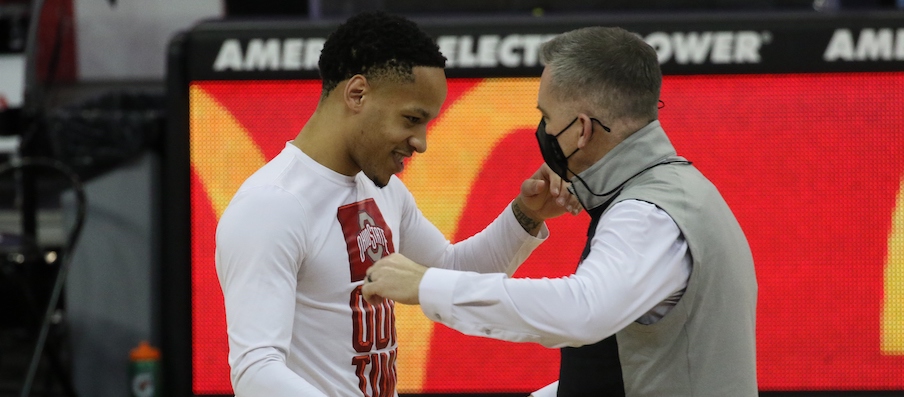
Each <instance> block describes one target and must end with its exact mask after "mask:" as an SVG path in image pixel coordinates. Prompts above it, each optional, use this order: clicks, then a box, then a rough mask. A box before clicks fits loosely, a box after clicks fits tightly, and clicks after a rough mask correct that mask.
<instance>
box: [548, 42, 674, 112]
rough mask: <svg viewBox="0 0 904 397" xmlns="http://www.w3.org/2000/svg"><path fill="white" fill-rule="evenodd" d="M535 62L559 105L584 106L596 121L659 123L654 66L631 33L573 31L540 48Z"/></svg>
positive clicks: (658, 81)
mask: <svg viewBox="0 0 904 397" xmlns="http://www.w3.org/2000/svg"><path fill="white" fill-rule="evenodd" d="M540 59H541V61H542V62H543V63H544V64H545V65H546V67H547V69H549V70H548V72H549V73H551V77H552V81H551V82H552V86H551V87H552V92H553V93H555V95H557V96H558V97H559V98H560V99H562V100H565V101H581V100H583V101H587V102H588V103H589V104H590V105H591V106H593V107H596V108H597V109H596V110H597V111H599V112H601V113H602V114H600V115H599V116H603V117H609V118H612V119H622V118H626V119H634V120H642V121H646V122H650V121H653V120H656V118H657V117H658V104H659V90H660V88H661V87H662V72H661V71H660V69H659V61H658V59H657V57H656V51H655V50H654V49H653V48H652V47H650V45H649V44H647V43H646V42H644V41H643V39H641V38H640V36H638V35H636V34H634V33H631V32H628V31H627V30H624V29H621V28H614V27H588V28H581V29H576V30H572V31H569V32H566V33H562V34H560V35H558V36H556V37H554V38H553V39H552V40H550V41H548V42H546V43H544V44H543V45H542V47H541V48H540ZM604 123H605V121H604Z"/></svg>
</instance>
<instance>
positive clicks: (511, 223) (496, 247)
mask: <svg viewBox="0 0 904 397" xmlns="http://www.w3.org/2000/svg"><path fill="white" fill-rule="evenodd" d="M405 192H406V193H407V194H406V195H405V196H403V197H400V199H401V200H403V215H402V234H401V244H400V246H401V248H400V250H399V252H400V253H401V254H402V255H405V256H406V257H407V258H408V259H411V260H413V261H414V262H416V263H419V264H422V265H424V266H428V267H438V268H443V269H451V270H463V271H472V272H477V273H506V274H509V275H511V274H512V273H514V272H515V270H516V269H517V268H518V266H520V265H521V264H522V263H523V262H524V260H525V259H527V257H528V256H529V255H530V254H531V252H533V250H534V249H535V248H537V247H538V246H539V245H540V244H541V243H542V242H543V241H545V239H546V238H547V236H548V235H549V229H547V227H546V225H545V224H544V225H543V227H542V229H541V230H540V233H539V234H538V235H537V237H534V236H532V235H530V234H529V233H527V232H525V231H524V228H522V227H521V225H520V224H519V223H518V220H517V219H515V215H514V213H513V212H512V209H511V204H509V205H507V206H506V207H505V208H504V209H503V210H502V212H501V213H500V214H499V216H497V217H496V219H495V220H493V222H491V223H490V224H489V225H487V227H486V228H484V229H483V230H482V231H480V232H479V233H477V234H475V235H473V236H471V237H470V238H468V239H466V240H463V241H460V242H458V243H455V244H452V243H450V242H449V240H448V239H447V238H446V236H444V235H443V232H442V231H440V230H439V229H438V228H437V227H436V226H434V224H433V223H431V222H430V221H429V220H427V218H426V217H424V214H423V213H422V212H421V210H420V209H419V208H418V207H417V205H416V204H415V202H414V197H413V196H412V195H411V193H410V192H408V190H407V189H406V190H405Z"/></svg>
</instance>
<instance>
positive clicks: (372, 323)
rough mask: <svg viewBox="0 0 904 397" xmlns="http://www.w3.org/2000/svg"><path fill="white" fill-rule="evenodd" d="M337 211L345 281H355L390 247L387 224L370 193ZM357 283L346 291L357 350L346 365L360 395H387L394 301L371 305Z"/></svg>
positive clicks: (391, 378)
mask: <svg viewBox="0 0 904 397" xmlns="http://www.w3.org/2000/svg"><path fill="white" fill-rule="evenodd" d="M337 217H338V219H339V223H340V225H341V226H342V232H343V234H344V235H345V243H346V248H347V249H348V264H349V276H350V282H352V283H356V282H359V281H361V280H364V277H365V276H366V274H367V269H368V268H369V267H371V266H373V264H374V262H376V261H378V260H380V258H382V257H384V256H386V255H389V254H391V253H393V252H394V251H395V248H394V247H393V243H392V230H391V229H390V228H389V225H388V224H387V223H386V221H385V220H384V219H383V214H382V213H381V212H380V208H379V207H377V204H376V202H375V201H374V200H373V199H366V200H362V201H359V202H357V203H352V204H348V205H344V206H342V207H339V211H338V215H337ZM361 287H362V285H360V284H359V285H356V286H355V288H354V289H352V292H351V295H350V296H349V305H350V307H351V309H352V318H351V320H352V341H351V342H352V348H354V349H355V351H356V352H358V353H359V354H358V355H355V356H354V357H352V360H351V365H352V366H354V368H355V376H356V377H357V378H358V388H359V389H360V391H361V395H362V396H365V397H392V396H394V395H395V392H396V390H395V389H396V381H397V377H396V367H395V360H396V351H397V348H396V328H395V302H393V301H391V300H388V299H384V300H383V301H382V302H380V303H379V304H377V305H372V304H370V303H369V302H367V301H366V300H364V295H363V294H362V293H361ZM386 349H389V350H386ZM381 350H386V351H381Z"/></svg>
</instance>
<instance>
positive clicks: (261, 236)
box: [216, 187, 325, 397]
mask: <svg viewBox="0 0 904 397" xmlns="http://www.w3.org/2000/svg"><path fill="white" fill-rule="evenodd" d="M304 219H305V214H304V212H303V210H302V208H301V206H300V205H299V203H298V202H297V200H295V198H294V197H293V196H291V195H290V194H288V193H286V192H285V191H282V190H281V189H278V188H275V187H262V188H254V189H251V190H249V191H244V192H240V193H239V194H238V195H237V196H236V198H235V199H233V201H232V203H230V205H229V207H228V208H227V209H226V211H225V213H224V214H223V216H222V217H221V219H220V222H219V224H218V226H217V236H216V238H217V250H216V267H217V276H218V278H219V280H220V286H221V287H222V289H223V298H224V301H225V305H226V324H227V334H228V339H229V364H230V367H231V379H232V385H233V388H234V391H235V393H236V396H237V397H243V396H248V397H252V396H276V397H282V396H286V397H289V396H324V395H325V394H323V393H322V391H320V390H318V389H317V388H315V387H314V386H313V385H311V384H310V383H309V382H307V381H305V380H304V379H303V378H301V377H300V376H298V375H297V374H295V373H294V372H292V371H291V370H290V369H289V368H288V367H287V366H286V356H287V352H288V351H289V344H290V343H291V340H292V324H293V320H294V318H295V290H296V283H297V274H298V266H299V263H300V262H301V260H300V258H302V257H303V254H304V250H305V247H304V243H303V242H304V238H303V233H304V230H303V229H302V228H299V227H294V226H293V225H297V224H299V223H302V222H303V221H304ZM290 220H291V221H290ZM296 222H297V223H296Z"/></svg>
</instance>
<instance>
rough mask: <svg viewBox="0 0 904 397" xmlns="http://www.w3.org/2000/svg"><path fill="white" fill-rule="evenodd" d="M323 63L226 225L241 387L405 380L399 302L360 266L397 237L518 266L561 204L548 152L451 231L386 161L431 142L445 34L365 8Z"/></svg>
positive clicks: (223, 249) (275, 394)
mask: <svg viewBox="0 0 904 397" xmlns="http://www.w3.org/2000/svg"><path fill="white" fill-rule="evenodd" d="M319 66H320V73H321V76H322V78H323V92H322V95H321V98H320V102H319V103H318V106H317V109H316V110H315V112H314V113H313V115H312V116H311V117H310V119H309V120H308V121H307V123H306V124H305V126H304V127H303V128H302V130H301V131H300V132H299V134H298V136H297V137H295V139H294V140H293V141H291V142H289V143H287V144H286V147H285V149H284V150H283V151H282V152H281V153H280V154H279V155H277V156H276V157H275V158H274V159H272V160H271V161H269V162H268V163H267V164H266V165H265V166H263V167H262V168H261V169H260V170H258V171H257V172H256V173H254V174H253V175H252V176H251V177H249V178H248V179H247V180H246V181H245V183H244V184H243V185H242V186H241V187H240V188H239V190H238V192H237V193H236V194H235V197H234V198H233V199H232V201H231V202H230V204H229V206H228V207H227V209H226V210H225V212H224V213H223V216H222V217H221V219H220V223H219V225H218V227H217V236H216V241H217V252H216V266H217V275H218V277H219V280H220V285H221V287H222V290H223V296H224V298H225V305H226V322H227V333H228V339H229V364H230V366H231V378H232V384H233V388H234V391H235V393H236V395H237V396H238V397H255V396H268V397H281V396H287V397H288V396H292V397H298V396H373V397H376V396H381V397H383V396H396V395H397V391H396V379H397V373H396V368H395V360H396V352H397V346H398V345H397V341H396V330H395V314H394V302H392V301H390V300H376V301H374V303H373V304H371V303H369V302H367V301H365V299H364V298H363V295H362V293H361V288H362V285H363V282H364V278H365V276H366V271H367V269H368V268H369V267H370V266H371V265H373V263H374V262H376V261H377V260H379V259H380V258H382V257H384V256H386V255H388V254H391V253H394V252H402V253H404V254H405V255H406V256H408V257H410V258H413V259H415V260H417V261H418V262H420V263H424V264H426V265H429V266H437V267H442V268H447V269H458V270H470V271H477V272H508V273H509V274H510V273H511V272H513V271H514V270H515V268H516V267H517V266H518V265H519V264H520V263H521V262H522V261H523V260H524V259H525V258H526V257H527V255H529V254H530V252H531V251H532V250H533V249H534V248H535V247H536V246H537V245H538V244H539V243H540V242H541V241H542V239H543V238H544V236H545V233H546V232H545V229H544V227H543V220H545V219H547V218H550V217H553V216H558V215H560V214H562V213H564V212H565V207H563V206H560V205H559V204H557V203H556V201H557V199H558V198H559V197H558V196H559V195H560V193H562V192H564V189H563V186H564V185H562V183H561V179H559V178H558V176H556V175H555V174H552V173H551V172H550V171H549V169H548V168H545V167H542V168H541V169H540V170H539V171H538V172H537V173H536V174H535V175H534V176H533V177H532V178H531V179H529V180H527V181H525V182H524V183H523V184H522V189H521V194H520V195H519V196H518V197H516V198H515V199H514V200H513V202H512V204H511V205H510V206H509V207H508V208H506V209H505V210H504V211H503V212H502V213H501V214H500V215H499V217H498V218H497V219H496V220H495V221H494V222H492V223H491V224H490V225H488V226H487V228H486V229H485V230H484V231H483V232H481V233H479V234H478V235H476V236H475V237H472V238H470V239H468V240H465V241H463V242H460V243H456V244H451V243H450V242H449V241H447V240H446V239H445V237H444V236H443V234H442V233H441V232H440V231H439V230H438V229H437V228H436V227H435V226H433V225H432V224H431V223H430V222H429V221H428V220H427V219H425V218H424V216H423V215H422V214H421V212H420V211H419V210H418V209H417V207H416V205H415V202H414V198H413V196H412V195H411V193H410V192H409V191H408V190H407V189H406V188H405V186H404V185H403V184H402V182H401V181H399V179H398V178H396V177H394V176H393V175H394V174H396V173H398V172H400V171H402V169H403V167H404V161H405V159H406V158H407V157H410V156H411V155H413V154H414V153H415V152H417V153H423V152H424V151H426V150H427V123H428V122H429V121H430V120H432V119H434V118H435V117H437V115H438V114H439V111H440V108H441V107H442V104H443V101H444V100H445V97H446V79H445V73H444V71H443V68H444V66H445V58H444V57H443V56H442V54H440V52H439V49H438V47H437V46H436V44H435V43H434V42H433V40H432V39H431V38H430V37H429V36H427V35H426V34H424V33H423V32H422V31H421V30H420V29H419V28H418V27H417V26H416V25H415V24H414V23H412V22H410V21H408V20H406V19H403V18H400V17H396V16H390V15H387V14H384V13H365V14H361V15H358V16H355V17H352V18H351V19H349V20H348V21H346V23H345V24H343V25H341V26H339V28H338V29H337V30H336V31H335V32H334V33H332V34H331V35H330V37H329V38H328V39H327V41H326V43H325V44H324V47H323V51H322V53H321V57H320V63H319ZM565 196H567V193H565V194H564V195H563V197H562V198H565ZM564 203H565V205H566V206H568V205H571V206H573V207H572V208H574V209H576V208H577V207H576V206H577V203H576V202H571V201H567V200H566V201H564ZM488 258H490V259H488ZM474 264H480V265H478V266H474Z"/></svg>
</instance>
